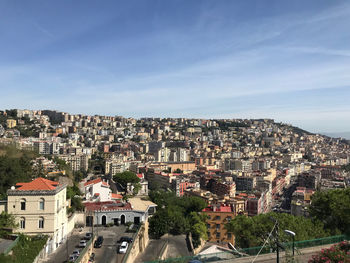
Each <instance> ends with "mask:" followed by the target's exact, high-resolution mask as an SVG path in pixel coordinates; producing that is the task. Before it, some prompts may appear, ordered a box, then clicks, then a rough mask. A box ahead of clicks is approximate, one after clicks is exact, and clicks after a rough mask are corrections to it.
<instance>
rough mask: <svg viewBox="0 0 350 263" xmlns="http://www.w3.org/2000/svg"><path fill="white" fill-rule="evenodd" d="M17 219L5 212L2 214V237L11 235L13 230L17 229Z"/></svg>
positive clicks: (0, 229)
mask: <svg viewBox="0 0 350 263" xmlns="http://www.w3.org/2000/svg"><path fill="white" fill-rule="evenodd" d="M17 227H18V225H17V223H16V219H15V217H14V216H13V215H11V214H8V213H6V212H5V211H3V212H1V214H0V237H3V236H5V235H6V234H8V233H10V232H11V230H12V229H15V228H17Z"/></svg>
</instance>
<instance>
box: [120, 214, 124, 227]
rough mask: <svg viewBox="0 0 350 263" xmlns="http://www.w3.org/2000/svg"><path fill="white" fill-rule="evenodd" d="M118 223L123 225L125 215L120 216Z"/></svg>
mask: <svg viewBox="0 0 350 263" xmlns="http://www.w3.org/2000/svg"><path fill="white" fill-rule="evenodd" d="M120 223H121V224H122V225H124V224H125V215H121V217H120Z"/></svg>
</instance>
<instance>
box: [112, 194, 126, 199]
mask: <svg viewBox="0 0 350 263" xmlns="http://www.w3.org/2000/svg"><path fill="white" fill-rule="evenodd" d="M111 197H112V198H113V199H123V196H122V195H118V194H113V193H112V194H111Z"/></svg>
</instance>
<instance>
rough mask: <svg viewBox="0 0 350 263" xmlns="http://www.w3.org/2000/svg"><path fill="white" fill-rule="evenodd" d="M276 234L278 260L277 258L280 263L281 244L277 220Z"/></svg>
mask: <svg viewBox="0 0 350 263" xmlns="http://www.w3.org/2000/svg"><path fill="white" fill-rule="evenodd" d="M275 231H276V232H275V234H276V247H277V249H276V254H277V258H276V260H277V261H276V262H277V263H279V262H280V244H279V242H278V221H277V220H276V228H275Z"/></svg>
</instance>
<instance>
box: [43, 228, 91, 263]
mask: <svg viewBox="0 0 350 263" xmlns="http://www.w3.org/2000/svg"><path fill="white" fill-rule="evenodd" d="M87 232H89V229H84V230H82V231H79V230H78V229H74V230H73V231H72V232H71V233H70V234H69V236H68V240H66V241H65V242H64V243H63V244H61V245H60V246H59V247H58V248H57V249H56V250H55V252H54V253H52V254H50V255H49V256H48V257H47V258H46V259H45V260H43V261H41V262H45V263H63V262H68V259H69V256H70V255H71V254H72V253H73V251H74V250H76V249H79V251H81V250H82V249H83V248H82V247H81V248H78V246H79V242H80V241H81V239H83V238H84V236H85V234H86V233H87Z"/></svg>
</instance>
